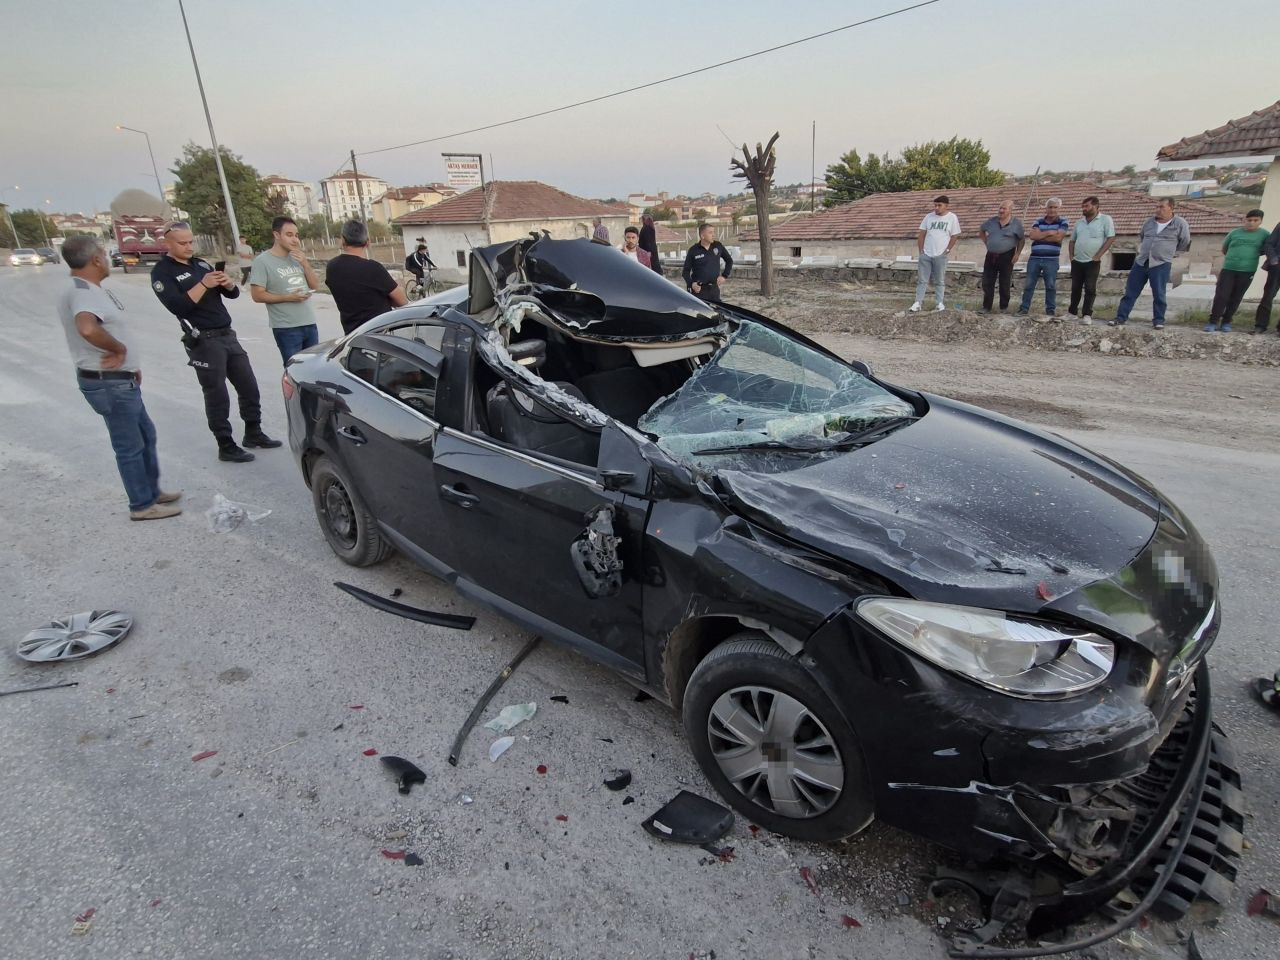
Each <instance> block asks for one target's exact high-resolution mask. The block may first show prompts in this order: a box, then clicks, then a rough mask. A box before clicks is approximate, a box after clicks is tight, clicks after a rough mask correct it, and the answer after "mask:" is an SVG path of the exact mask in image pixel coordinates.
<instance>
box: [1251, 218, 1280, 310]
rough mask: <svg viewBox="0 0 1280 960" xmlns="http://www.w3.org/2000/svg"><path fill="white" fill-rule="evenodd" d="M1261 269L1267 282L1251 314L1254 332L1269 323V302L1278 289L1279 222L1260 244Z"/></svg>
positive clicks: (1279, 269)
mask: <svg viewBox="0 0 1280 960" xmlns="http://www.w3.org/2000/svg"><path fill="white" fill-rule="evenodd" d="M1262 269H1263V270H1265V271H1267V282H1266V285H1265V286H1264V287H1263V288H1262V299H1261V300H1260V301H1258V312H1257V313H1255V314H1254V315H1253V332H1254V333H1266V332H1267V327H1269V326H1270V325H1271V304H1272V303H1273V302H1274V301H1275V299H1276V291H1277V290H1280V223H1277V224H1276V225H1275V229H1273V230H1272V231H1271V236H1269V237H1267V242H1266V243H1264V244H1263V245H1262Z"/></svg>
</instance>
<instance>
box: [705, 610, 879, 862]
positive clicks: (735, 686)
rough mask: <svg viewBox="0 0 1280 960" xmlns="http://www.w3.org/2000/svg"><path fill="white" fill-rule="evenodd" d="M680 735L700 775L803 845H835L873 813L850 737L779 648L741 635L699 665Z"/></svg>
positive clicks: (744, 810) (756, 818)
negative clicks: (816, 842) (686, 740)
mask: <svg viewBox="0 0 1280 960" xmlns="http://www.w3.org/2000/svg"><path fill="white" fill-rule="evenodd" d="M684 727H685V735H686V736H687V737H688V738H689V743H690V746H691V747H692V749H693V754H694V756H695V757H696V758H697V760H698V764H699V766H701V767H702V772H703V773H704V774H706V777H707V779H708V780H710V781H711V783H712V785H713V786H715V788H716V790H717V791H718V792H719V793H720V795H721V796H722V797H724V799H725V800H727V801H728V802H729V804H730V805H731V806H733V807H734V809H736V810H737V811H738V812H739V813H740V814H742V815H743V816H744V817H747V818H748V819H750V820H751V821H752V822H754V823H757V824H759V825H760V826H762V827H764V828H765V829H766V830H772V831H773V832H774V833H780V834H783V835H784V836H789V837H795V838H797V839H800V840H820V841H830V840H838V839H840V838H841V837H846V836H849V835H850V834H852V833H857V832H858V831H859V830H861V829H862V828H863V827H865V826H866V825H867V824H868V823H870V822H871V819H872V817H873V816H874V813H875V807H874V803H873V799H872V794H871V790H870V787H869V784H868V783H867V778H866V773H865V769H864V766H863V762H862V751H861V750H860V749H859V747H858V740H857V736H856V735H855V734H854V732H853V729H852V728H851V727H850V726H849V724H848V723H847V722H846V721H845V719H844V717H843V716H842V715H841V714H840V712H839V711H838V710H836V708H835V707H834V706H833V705H832V703H831V701H830V699H829V698H828V697H827V695H826V694H825V693H824V692H823V691H822V688H821V687H819V686H818V684H817V683H815V682H814V680H813V679H812V677H810V676H809V675H808V673H807V672H806V671H805V670H804V669H803V668H802V667H801V666H800V665H799V664H798V663H797V662H796V661H795V659H794V658H792V657H791V656H790V655H788V654H787V653H786V651H784V650H783V649H782V648H780V647H779V646H778V645H777V644H775V643H773V642H772V641H770V640H768V639H766V638H764V637H763V636H762V635H760V634H758V633H750V632H748V633H743V634H740V635H738V636H737V637H735V638H733V639H731V640H729V641H728V642H726V643H723V644H721V645H720V646H718V647H716V648H715V649H714V650H713V651H711V653H710V654H708V655H707V656H706V658H705V659H704V660H703V661H702V662H701V663H699V664H698V666H697V668H696V669H695V670H694V671H693V675H692V676H691V677H690V678H689V683H688V685H687V686H686V687H685V695H684Z"/></svg>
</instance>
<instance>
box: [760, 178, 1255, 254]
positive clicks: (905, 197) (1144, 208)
mask: <svg viewBox="0 0 1280 960" xmlns="http://www.w3.org/2000/svg"><path fill="white" fill-rule="evenodd" d="M1032 191H1034V195H1033V196H1032V197H1031V203H1030V205H1029V206H1028V205H1027V198H1028V194H1029V193H1030V192H1032ZM939 193H946V195H947V196H948V197H950V198H951V212H952V213H954V214H955V215H956V217H957V218H959V220H960V228H961V229H962V230H963V231H964V232H965V234H967V235H968V236H971V237H976V236H977V234H978V227H979V226H981V224H982V223H983V222H984V221H985V220H986V219H987V218H988V217H991V216H995V213H996V208H997V207H999V206H1000V201H1001V200H1012V201H1013V208H1014V215H1015V216H1018V217H1022V216H1023V213H1022V210H1023V207H1024V206H1025V207H1027V213H1026V217H1025V219H1026V220H1027V221H1031V220H1034V219H1035V218H1036V217H1038V216H1040V214H1042V213H1043V212H1044V204H1045V201H1046V200H1048V199H1049V198H1050V197H1059V198H1061V199H1062V204H1063V215H1064V216H1065V217H1066V218H1067V219H1068V220H1071V221H1073V222H1074V220H1075V219H1076V217H1078V216H1079V215H1080V201H1081V200H1083V199H1084V198H1085V197H1088V196H1096V197H1097V198H1098V201H1099V203H1100V204H1101V205H1102V212H1103V213H1106V214H1110V216H1111V218H1112V219H1113V220H1114V221H1115V225H1116V233H1118V234H1120V235H1122V236H1123V235H1128V236H1136V235H1137V233H1138V231H1139V230H1140V229H1141V228H1142V224H1143V223H1145V222H1146V220H1147V217H1149V216H1151V215H1152V214H1153V213H1154V212H1155V207H1156V201H1155V200H1154V199H1152V198H1151V197H1149V196H1147V195H1146V194H1145V193H1137V192H1135V191H1132V190H1114V189H1108V188H1106V187H1100V186H1098V185H1097V184H1096V183H1091V182H1089V181H1087V180H1077V181H1073V182H1070V183H1054V184H1049V185H1045V186H1036V187H1028V186H1025V185H1023V186H1020V185H1006V186H1003V187H964V188H961V189H959V190H946V191H940V190H910V191H907V192H905V193H874V194H872V195H871V196H869V197H863V198H862V199H861V200H855V201H853V202H852V203H844V204H841V205H840V206H837V207H830V208H828V209H826V210H819V211H817V212H816V213H811V214H802V215H801V216H798V217H793V218H792V219H790V220H787V221H785V222H783V223H778V224H775V225H773V227H772V228H771V229H770V231H769V239H770V240H771V241H783V240H889V239H900V238H904V237H914V236H915V235H916V232H917V231H918V230H919V229H920V221H921V220H922V219H923V218H924V215H925V214H926V213H930V212H931V211H932V210H933V198H934V197H935V196H937V195H938V194H939ZM1178 214H1179V215H1180V216H1182V217H1183V218H1184V219H1185V220H1186V221H1187V223H1188V225H1189V226H1190V227H1191V230H1192V232H1193V233H1229V232H1230V231H1232V230H1234V229H1235V228H1236V227H1238V226H1240V225H1241V223H1242V221H1241V218H1240V217H1239V216H1237V215H1235V214H1229V213H1223V212H1222V211H1219V210H1215V209H1214V208H1212V207H1207V206H1204V205H1203V204H1198V203H1190V202H1187V201H1181V202H1179V203H1178ZM742 239H743V240H758V239H759V235H758V234H757V233H756V231H755V230H751V231H749V232H746V233H744V234H742Z"/></svg>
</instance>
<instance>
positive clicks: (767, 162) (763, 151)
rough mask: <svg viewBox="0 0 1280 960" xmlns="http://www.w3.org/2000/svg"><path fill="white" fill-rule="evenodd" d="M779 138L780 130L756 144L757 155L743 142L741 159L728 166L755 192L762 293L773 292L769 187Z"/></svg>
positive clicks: (737, 177)
mask: <svg viewBox="0 0 1280 960" xmlns="http://www.w3.org/2000/svg"><path fill="white" fill-rule="evenodd" d="M777 142H778V134H777V133H775V134H774V135H773V136H772V137H770V138H769V142H768V144H767V145H765V146H764V147H761V146H760V144H758V143H757V144H756V152H755V155H754V156H752V154H751V151H750V150H748V149H747V145H746V144H745V143H744V144H743V145H742V159H741V160H739V159H737V158H736V157H735V158H733V159H731V160H730V161H729V169H730V170H732V171H734V173H733V176H734V179H736V180H746V181H747V183H749V184H750V185H751V192H752V193H754V194H755V196H756V223H757V227H758V232H759V235H760V295H761V296H764V297H772V296H773V247H772V246H771V245H770V243H769V191H770V189H771V188H772V187H773V168H774V166H775V165H776V164H777V162H778V155H777V154H776V153H775V152H774V150H773V145H774V144H775V143H777Z"/></svg>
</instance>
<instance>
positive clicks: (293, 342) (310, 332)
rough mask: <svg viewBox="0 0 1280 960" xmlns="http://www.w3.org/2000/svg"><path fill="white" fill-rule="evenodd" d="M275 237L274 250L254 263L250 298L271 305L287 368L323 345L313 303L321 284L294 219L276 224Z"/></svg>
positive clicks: (274, 331)
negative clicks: (295, 357) (301, 352)
mask: <svg viewBox="0 0 1280 960" xmlns="http://www.w3.org/2000/svg"><path fill="white" fill-rule="evenodd" d="M271 236H272V238H273V239H274V240H275V242H274V243H273V244H272V245H271V248H270V249H269V250H264V251H263V252H262V253H260V254H258V255H257V256H256V257H255V258H254V260H253V269H252V270H251V271H250V273H249V295H250V296H251V297H253V300H254V303H265V304H266V305H267V322H268V323H270V325H271V335H272V336H273V337H275V340H276V346H277V347H278V348H279V350H280V358H281V360H282V361H283V362H284V363H286V364H287V363H288V362H289V358H290V357H292V356H293V355H294V354H295V353H297V352H298V351H299V350H305V349H307V347H314V346H315V345H316V344H317V343H319V342H320V332H319V329H318V328H317V326H316V312H315V310H314V309H312V307H311V303H310V300H311V294H312V292H313V291H314V290H315V289H316V287H318V286H320V280H319V278H318V277H317V276H316V273H315V271H314V270H312V269H311V261H310V260H308V259H307V255H306V254H305V253H303V252H302V241H301V240H300V239H299V237H298V225H297V224H296V223H295V222H294V221H293V219H292V218H290V217H276V218H275V219H274V220H272V221H271Z"/></svg>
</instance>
